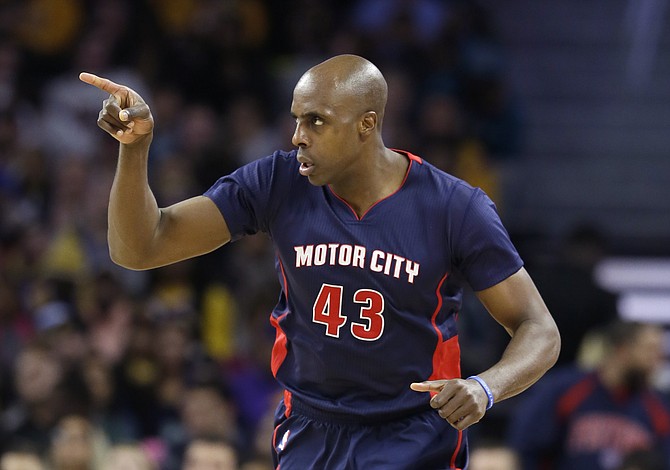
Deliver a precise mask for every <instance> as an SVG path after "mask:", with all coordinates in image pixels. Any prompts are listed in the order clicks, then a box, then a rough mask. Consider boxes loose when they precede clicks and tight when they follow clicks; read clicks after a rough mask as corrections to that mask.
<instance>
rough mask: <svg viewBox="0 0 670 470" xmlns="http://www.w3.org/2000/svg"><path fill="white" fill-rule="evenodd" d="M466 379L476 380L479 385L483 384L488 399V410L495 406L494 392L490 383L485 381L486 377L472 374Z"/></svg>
mask: <svg viewBox="0 0 670 470" xmlns="http://www.w3.org/2000/svg"><path fill="white" fill-rule="evenodd" d="M466 380H474V381H475V382H477V383H478V384H479V385H481V387H482V389H484V392H485V393H486V398H487V399H488V403H487V404H486V411H488V410H490V409H491V407H492V406H493V392H491V389H490V388H489V386H488V384H487V383H486V382H485V381H484V379H482V378H481V377H479V376H477V375H471V376H470V377H468V378H467V379H466Z"/></svg>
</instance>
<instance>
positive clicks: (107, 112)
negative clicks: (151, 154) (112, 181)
mask: <svg viewBox="0 0 670 470" xmlns="http://www.w3.org/2000/svg"><path fill="white" fill-rule="evenodd" d="M79 79H80V80H81V81H82V82H84V83H88V84H89V85H93V86H94V87H97V88H100V89H101V90H102V91H106V92H107V93H109V94H110V95H109V98H107V99H106V100H104V101H103V102H102V110H100V114H99V115H98V127H100V128H101V129H103V130H104V131H106V132H107V133H109V134H110V135H111V136H112V137H114V138H115V139H116V140H118V141H119V142H121V143H122V144H133V143H135V142H137V141H138V140H140V139H141V138H143V137H145V136H151V134H152V132H153V129H154V118H153V116H152V115H151V111H150V110H149V106H147V104H146V103H145V102H144V100H143V99H142V97H141V96H140V95H138V94H137V93H136V92H135V91H133V90H131V89H130V88H128V87H126V86H123V85H119V84H116V83H114V82H113V81H111V80H108V79H106V78H102V77H98V76H97V75H93V74H92V73H86V72H83V73H81V74H79Z"/></svg>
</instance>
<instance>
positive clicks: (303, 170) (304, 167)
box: [299, 162, 314, 176]
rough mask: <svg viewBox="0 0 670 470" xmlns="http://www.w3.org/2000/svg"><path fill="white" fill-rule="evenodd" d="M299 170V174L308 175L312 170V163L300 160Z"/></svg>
mask: <svg viewBox="0 0 670 470" xmlns="http://www.w3.org/2000/svg"><path fill="white" fill-rule="evenodd" d="M299 171H300V174H301V175H302V176H309V175H311V174H312V172H313V171H314V164H312V163H307V162H302V163H300V170H299Z"/></svg>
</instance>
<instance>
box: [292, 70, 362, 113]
mask: <svg viewBox="0 0 670 470" xmlns="http://www.w3.org/2000/svg"><path fill="white" fill-rule="evenodd" d="M351 98H352V97H351V96H350V94H347V93H346V92H345V91H344V87H343V85H342V84H340V83H337V82H336V81H335V80H325V79H322V78H319V77H314V76H312V75H311V74H306V75H304V76H303V77H302V78H301V79H300V80H299V81H298V83H297V84H296V86H295V88H294V89H293V102H292V103H291V112H292V113H293V114H295V115H296V116H301V115H304V114H314V113H316V114H320V115H324V116H328V115H335V114H338V113H343V112H346V111H349V110H350V109H352V100H351Z"/></svg>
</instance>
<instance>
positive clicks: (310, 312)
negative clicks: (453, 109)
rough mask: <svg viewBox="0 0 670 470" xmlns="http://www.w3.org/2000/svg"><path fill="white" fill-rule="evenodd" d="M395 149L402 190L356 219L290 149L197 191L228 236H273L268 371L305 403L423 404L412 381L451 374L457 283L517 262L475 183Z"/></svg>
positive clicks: (369, 407) (487, 276) (389, 411)
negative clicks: (405, 162)
mask: <svg viewBox="0 0 670 470" xmlns="http://www.w3.org/2000/svg"><path fill="white" fill-rule="evenodd" d="M403 153H404V152H403ZM404 154H405V155H407V157H408V158H409V159H410V165H409V168H408V170H407V175H406V177H405V180H404V181H403V183H402V185H401V187H400V188H399V189H398V190H397V191H396V192H395V193H394V194H392V195H390V196H388V197H386V198H384V199H382V200H381V201H378V202H377V203H376V204H375V205H373V206H372V207H371V208H370V209H369V210H368V211H367V212H366V213H365V214H364V215H363V216H362V217H358V216H357V215H356V213H355V212H354V211H353V209H352V208H351V207H350V206H349V205H348V204H347V203H346V201H344V200H343V199H341V198H339V197H338V196H337V194H335V193H334V192H333V191H332V190H331V189H330V187H328V186H314V185H312V184H310V183H309V181H308V179H307V178H306V177H303V176H301V175H300V174H299V173H298V168H299V163H298V162H297V160H296V152H295V151H292V152H282V151H278V152H276V153H275V154H274V155H272V156H269V157H266V158H263V159H260V160H258V161H255V162H252V163H250V164H248V165H246V166H243V167H241V168H240V169H238V170H237V171H235V172H234V173H232V174H231V175H229V176H225V177H223V178H221V179H219V180H218V181H217V182H216V183H215V184H214V185H213V186H212V187H211V188H210V189H209V190H208V191H207V192H206V193H205V195H206V196H208V197H210V198H211V199H212V200H213V201H214V202H215V203H216V205H217V206H218V207H219V209H220V210H221V213H222V214H223V216H224V218H225V220H226V223H227V224H228V228H229V229H230V232H231V234H232V236H233V240H234V239H238V238H240V237H241V236H244V235H245V234H253V233H256V232H259V231H262V232H266V233H268V234H269V235H270V237H271V238H272V241H273V243H274V245H275V248H276V257H277V262H276V267H277V274H278V277H279V282H280V284H281V295H280V299H279V301H278V303H277V305H276V307H275V309H274V311H273V312H272V315H271V322H272V324H273V325H274V326H275V328H276V329H277V339H276V342H275V345H274V349H273V355H272V371H273V373H274V374H275V376H276V378H277V380H278V381H279V383H280V384H281V385H282V386H283V387H285V389H286V390H287V391H288V392H289V393H290V394H292V395H293V396H295V397H299V398H300V400H301V401H302V402H304V403H306V404H308V405H310V406H313V407H315V408H318V409H322V410H325V411H328V412H333V413H343V414H350V415H358V416H366V417H375V416H380V417H382V416H384V417H388V416H391V415H393V414H396V413H397V414H403V413H407V412H409V411H411V410H415V409H418V408H425V407H426V406H427V404H428V400H429V398H430V397H429V395H428V394H425V393H417V392H414V391H412V390H410V388H409V385H410V383H411V382H415V381H423V380H427V379H449V378H455V377H459V376H460V366H459V363H460V352H459V347H458V337H457V329H456V315H457V313H458V311H459V308H460V305H461V296H462V289H463V286H464V285H465V283H468V284H469V285H470V286H471V287H472V289H474V290H482V289H485V288H488V287H491V286H493V285H495V284H497V283H499V282H500V281H502V280H504V279H506V278H507V277H508V276H510V275H512V274H513V273H515V272H516V271H518V270H519V269H520V268H521V266H522V261H521V259H520V257H519V255H518V253H517V251H516V250H515V248H514V246H513V245H512V243H511V242H510V239H509V236H508V234H507V232H506V230H505V228H504V227H503V225H502V223H501V222H500V218H499V217H498V215H497V213H496V210H495V207H494V205H493V203H492V202H491V200H490V199H489V198H488V197H487V196H486V195H485V194H484V193H483V192H482V191H481V190H479V189H476V188H473V187H471V186H469V185H468V184H466V183H465V182H463V181H461V180H459V179H457V178H454V177H452V176H450V175H448V174H446V173H444V172H443V171H440V170H438V169H437V168H435V167H434V166H432V165H430V164H429V163H427V162H425V161H422V159H420V158H419V157H416V156H414V155H411V154H409V153H404Z"/></svg>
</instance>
